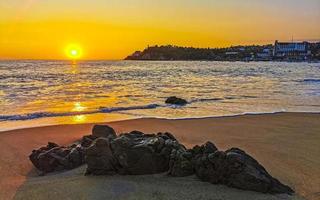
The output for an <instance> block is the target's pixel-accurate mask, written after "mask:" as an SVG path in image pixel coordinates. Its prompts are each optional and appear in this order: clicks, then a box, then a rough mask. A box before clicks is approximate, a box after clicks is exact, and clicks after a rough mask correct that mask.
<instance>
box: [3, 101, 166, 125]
mask: <svg viewBox="0 0 320 200" xmlns="http://www.w3.org/2000/svg"><path fill="white" fill-rule="evenodd" d="M164 106H165V105H159V104H148V105H142V106H129V107H111V108H107V107H100V108H99V109H97V110H92V111H79V112H35V113H28V114H22V115H0V121H20V120H31V119H38V118H45V117H66V116H76V115H89V114H97V113H111V112H119V111H127V110H143V109H155V108H158V107H164Z"/></svg>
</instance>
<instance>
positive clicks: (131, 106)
mask: <svg viewBox="0 0 320 200" xmlns="http://www.w3.org/2000/svg"><path fill="white" fill-rule="evenodd" d="M169 96H178V97H182V98H184V99H186V100H187V101H189V102H190V103H189V104H187V105H186V106H172V105H166V104H165V103H164V102H165V100H166V98H167V97H169ZM273 112H320V63H285V62H209V61H208V62H207V61H79V62H77V63H72V62H69V61H30V60H28V61H0V131H1V130H10V129H16V128H24V127H34V126H44V125H55V124H77V123H91V122H104V121H115V120H125V119H134V118H145V117H156V118H170V119H172V118H173V119H181V118H201V117H213V116H230V115H241V114H245V113H273Z"/></svg>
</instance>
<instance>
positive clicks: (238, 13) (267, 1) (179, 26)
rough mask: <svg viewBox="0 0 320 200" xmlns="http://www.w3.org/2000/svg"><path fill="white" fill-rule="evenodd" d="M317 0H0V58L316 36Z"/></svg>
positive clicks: (90, 55) (100, 54)
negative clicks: (69, 50)
mask: <svg viewBox="0 0 320 200" xmlns="http://www.w3.org/2000/svg"><path fill="white" fill-rule="evenodd" d="M319 21H320V1H319V0H281V1H278V0H223V1H221V0H161V1H160V0H90V1H89V0H46V1H44V0H1V1H0V59H66V58H67V56H66V55H65V48H66V47H67V46H68V45H70V44H77V45H79V46H81V48H82V59H122V58H124V57H125V56H126V55H128V54H130V53H132V52H133V51H135V50H141V49H144V47H146V46H147V45H155V44H175V45H181V46H195V47H223V46H230V45H236V44H265V43H272V42H273V41H274V40H275V39H278V40H291V38H292V37H294V38H295V39H297V40H314V39H320V26H319Z"/></svg>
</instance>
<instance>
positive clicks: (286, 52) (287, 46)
mask: <svg viewBox="0 0 320 200" xmlns="http://www.w3.org/2000/svg"><path fill="white" fill-rule="evenodd" d="M309 46H310V45H309V43H308V42H278V40H276V41H275V44H274V50H273V56H274V57H275V58H277V59H284V60H291V59H292V60H306V59H308V57H309V56H310V55H311V51H310V49H309Z"/></svg>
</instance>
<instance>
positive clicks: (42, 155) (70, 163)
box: [29, 142, 84, 173]
mask: <svg viewBox="0 0 320 200" xmlns="http://www.w3.org/2000/svg"><path fill="white" fill-rule="evenodd" d="M29 159H30V160H31V162H32V163H33V165H34V166H35V167H36V168H37V169H39V170H40V171H42V172H43V173H49V172H53V171H60V170H65V169H73V168H75V167H78V166H80V165H81V164H83V163H84V153H83V147H82V146H81V145H80V144H79V145H72V146H69V147H63V146H58V145H57V144H55V143H51V142H49V143H48V145H47V146H46V147H41V148H39V149H37V150H33V151H32V153H31V155H30V156H29Z"/></svg>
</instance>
